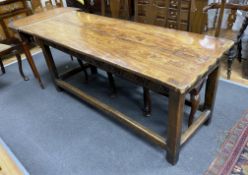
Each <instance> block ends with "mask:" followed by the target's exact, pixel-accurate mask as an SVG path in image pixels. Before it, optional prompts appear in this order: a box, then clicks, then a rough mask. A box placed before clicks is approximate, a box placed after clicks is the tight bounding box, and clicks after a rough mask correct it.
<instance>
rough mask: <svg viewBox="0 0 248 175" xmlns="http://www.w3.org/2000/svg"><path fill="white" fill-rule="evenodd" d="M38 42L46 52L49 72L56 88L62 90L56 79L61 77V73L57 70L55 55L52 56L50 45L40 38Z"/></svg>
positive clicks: (44, 52)
mask: <svg viewBox="0 0 248 175" xmlns="http://www.w3.org/2000/svg"><path fill="white" fill-rule="evenodd" d="M38 42H39V45H40V47H41V49H42V52H43V54H44V57H45V60H46V64H47V67H48V69H49V72H50V74H51V78H52V81H53V82H54V84H55V87H56V89H57V90H58V91H61V88H60V87H58V86H57V84H56V81H55V80H56V79H59V75H58V71H57V68H56V65H55V62H54V60H53V56H52V53H51V50H50V47H49V46H48V45H45V44H44V43H43V42H42V41H41V40H38Z"/></svg>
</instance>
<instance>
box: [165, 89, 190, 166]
mask: <svg viewBox="0 0 248 175" xmlns="http://www.w3.org/2000/svg"><path fill="white" fill-rule="evenodd" d="M184 102H185V95H184V94H180V93H179V92H175V91H170V92H169V116H168V124H167V125H168V126H167V154H166V159H167V161H168V162H169V163H171V164H172V165H175V164H176V163H177V161H178V158H179V152H180V142H181V132H182V121H183V112H184Z"/></svg>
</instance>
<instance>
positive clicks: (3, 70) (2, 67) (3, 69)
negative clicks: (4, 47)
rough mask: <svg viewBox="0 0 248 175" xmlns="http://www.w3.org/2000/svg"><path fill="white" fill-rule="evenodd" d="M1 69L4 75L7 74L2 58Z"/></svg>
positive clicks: (0, 60) (0, 59)
mask: <svg viewBox="0 0 248 175" xmlns="http://www.w3.org/2000/svg"><path fill="white" fill-rule="evenodd" d="M0 67H1V71H2V73H3V74H5V68H4V65H3V61H2V58H0Z"/></svg>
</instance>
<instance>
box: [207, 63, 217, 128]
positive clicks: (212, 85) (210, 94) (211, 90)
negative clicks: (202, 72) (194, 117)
mask: <svg viewBox="0 0 248 175" xmlns="http://www.w3.org/2000/svg"><path fill="white" fill-rule="evenodd" d="M218 78H219V67H217V68H216V69H215V70H214V71H213V72H212V73H211V74H210V75H209V76H208V79H207V84H206V91H205V102H204V109H209V110H210V111H211V114H210V115H209V118H208V120H206V122H205V123H204V124H205V125H208V124H210V122H211V119H212V114H213V110H214V104H215V97H216V91H217V87H218Z"/></svg>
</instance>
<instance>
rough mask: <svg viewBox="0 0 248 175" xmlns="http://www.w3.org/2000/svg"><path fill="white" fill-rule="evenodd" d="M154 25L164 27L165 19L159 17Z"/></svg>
mask: <svg viewBox="0 0 248 175" xmlns="http://www.w3.org/2000/svg"><path fill="white" fill-rule="evenodd" d="M154 25H156V26H161V27H164V26H165V20H164V19H161V18H157V19H156V21H155V22H154Z"/></svg>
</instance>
